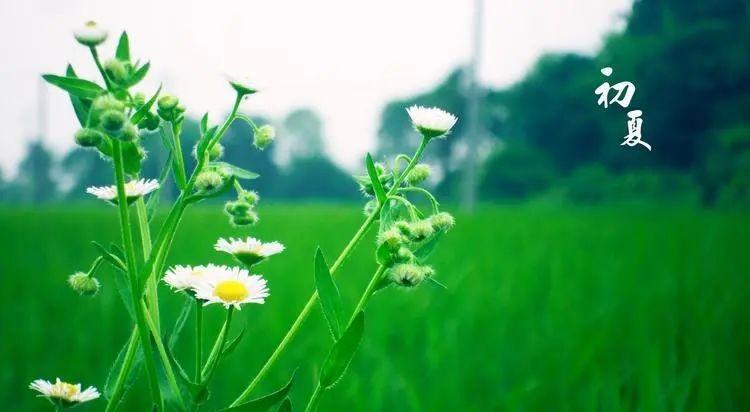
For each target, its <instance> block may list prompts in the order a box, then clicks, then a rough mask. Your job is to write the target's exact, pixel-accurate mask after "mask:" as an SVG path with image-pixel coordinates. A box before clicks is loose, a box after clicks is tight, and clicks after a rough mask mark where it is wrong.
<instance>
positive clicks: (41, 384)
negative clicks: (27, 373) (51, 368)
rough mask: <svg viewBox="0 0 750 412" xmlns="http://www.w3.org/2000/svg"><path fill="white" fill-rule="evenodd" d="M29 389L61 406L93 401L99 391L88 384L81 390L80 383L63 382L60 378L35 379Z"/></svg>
mask: <svg viewBox="0 0 750 412" xmlns="http://www.w3.org/2000/svg"><path fill="white" fill-rule="evenodd" d="M29 389H33V390H35V391H37V392H39V393H40V394H41V395H39V396H43V397H45V398H47V399H49V400H50V401H51V402H53V403H55V404H58V405H59V406H62V407H68V406H75V405H77V404H79V403H83V402H88V401H93V400H94V399H97V398H98V397H99V391H97V390H96V388H95V387H93V386H89V387H88V388H87V389H86V390H84V391H81V384H80V383H77V384H75V385H73V384H72V383H67V382H63V381H61V380H60V378H57V379H56V380H55V383H52V382H50V381H47V380H44V379H37V380H35V381H34V382H31V384H30V385H29Z"/></svg>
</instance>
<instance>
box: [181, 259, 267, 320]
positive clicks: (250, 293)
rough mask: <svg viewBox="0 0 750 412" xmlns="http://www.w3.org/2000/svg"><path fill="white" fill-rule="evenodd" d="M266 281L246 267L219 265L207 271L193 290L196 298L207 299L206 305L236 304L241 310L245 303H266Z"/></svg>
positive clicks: (226, 305) (227, 305) (225, 305)
mask: <svg viewBox="0 0 750 412" xmlns="http://www.w3.org/2000/svg"><path fill="white" fill-rule="evenodd" d="M266 283H267V282H266V280H265V279H263V278H262V277H261V276H258V275H250V274H249V272H248V271H247V270H245V269H241V268H238V267H232V268H229V267H224V266H219V267H217V268H216V269H215V270H212V271H210V272H207V273H206V276H205V277H204V278H203V280H202V281H200V282H199V283H198V285H197V286H196V287H195V288H194V289H193V290H194V291H195V297H196V298H198V299H201V300H204V301H206V303H205V304H204V305H210V304H212V303H220V304H222V305H224V307H225V308H229V307H230V306H234V307H235V308H236V309H238V310H239V309H241V307H240V305H242V304H243V303H258V304H263V303H265V302H266V299H265V298H266V297H268V296H269V293H268V287H267V286H266Z"/></svg>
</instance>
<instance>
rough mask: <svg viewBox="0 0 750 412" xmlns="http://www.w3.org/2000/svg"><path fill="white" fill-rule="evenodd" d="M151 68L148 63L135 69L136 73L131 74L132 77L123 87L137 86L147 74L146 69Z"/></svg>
mask: <svg viewBox="0 0 750 412" xmlns="http://www.w3.org/2000/svg"><path fill="white" fill-rule="evenodd" d="M150 67H151V63H150V62H148V63H146V64H144V65H143V66H141V67H139V68H138V69H136V71H135V72H134V73H133V75H132V76H130V78H129V79H128V81H127V82H126V83H125V87H133V86H135V85H136V84H138V83H139V82H140V81H141V80H143V78H144V77H146V74H147V73H148V69H149V68H150Z"/></svg>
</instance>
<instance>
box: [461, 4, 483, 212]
mask: <svg viewBox="0 0 750 412" xmlns="http://www.w3.org/2000/svg"><path fill="white" fill-rule="evenodd" d="M483 9H484V0H474V22H473V26H474V36H473V40H472V53H471V61H470V62H469V65H468V67H467V68H466V77H467V80H468V92H467V94H466V118H467V122H468V125H467V128H466V130H467V132H466V144H467V151H466V165H465V169H464V179H463V180H464V181H463V193H462V206H463V208H464V210H466V211H467V212H473V211H474V208H475V207H476V203H477V180H478V179H477V169H478V168H477V146H478V145H479V140H480V139H479V138H480V125H479V98H480V93H481V91H480V88H479V84H478V83H479V81H478V79H477V77H478V75H477V69H478V67H479V63H480V57H481V52H482V14H483Z"/></svg>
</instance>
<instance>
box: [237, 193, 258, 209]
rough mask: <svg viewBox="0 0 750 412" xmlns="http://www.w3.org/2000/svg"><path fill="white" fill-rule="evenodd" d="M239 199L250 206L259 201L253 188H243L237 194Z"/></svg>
mask: <svg viewBox="0 0 750 412" xmlns="http://www.w3.org/2000/svg"><path fill="white" fill-rule="evenodd" d="M239 199H240V200H242V201H244V202H247V203H248V204H249V205H250V206H255V205H257V204H258V202H259V201H260V195H258V192H256V191H254V190H245V191H243V192H242V193H241V194H240V195H239Z"/></svg>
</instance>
